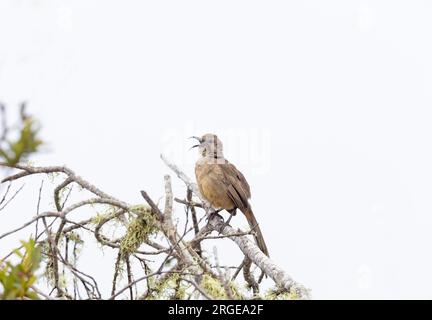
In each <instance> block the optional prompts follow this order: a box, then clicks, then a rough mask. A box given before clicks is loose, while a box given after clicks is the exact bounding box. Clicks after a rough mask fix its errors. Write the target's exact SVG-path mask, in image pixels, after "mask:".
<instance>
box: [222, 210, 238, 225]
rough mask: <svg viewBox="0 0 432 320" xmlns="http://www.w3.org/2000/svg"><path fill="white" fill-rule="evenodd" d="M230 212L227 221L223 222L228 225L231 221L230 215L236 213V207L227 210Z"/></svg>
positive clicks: (232, 215)
mask: <svg viewBox="0 0 432 320" xmlns="http://www.w3.org/2000/svg"><path fill="white" fill-rule="evenodd" d="M227 211H228V212H229V213H230V217H229V218H228V220H227V222H225V225H226V226H227V225H229V223H230V222H231V219H232V217H234V216H235V215H236V214H237V209H236V208H234V209H232V210H227Z"/></svg>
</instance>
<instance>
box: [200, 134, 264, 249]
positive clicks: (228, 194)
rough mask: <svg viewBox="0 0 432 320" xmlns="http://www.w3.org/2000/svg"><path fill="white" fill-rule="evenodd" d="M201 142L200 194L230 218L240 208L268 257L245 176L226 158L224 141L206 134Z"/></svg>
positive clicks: (213, 135)
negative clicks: (251, 204)
mask: <svg viewBox="0 0 432 320" xmlns="http://www.w3.org/2000/svg"><path fill="white" fill-rule="evenodd" d="M192 138H195V139H197V140H198V141H199V144H198V145H195V146H193V147H192V148H195V147H199V152H200V154H201V158H200V159H199V160H198V161H197V163H196V165H195V175H196V179H197V183H198V188H199V190H200V192H201V195H202V196H203V197H204V198H205V199H206V200H207V201H208V202H209V203H210V204H211V206H212V207H213V208H215V209H219V210H223V209H225V210H227V211H228V212H229V213H230V214H231V216H230V218H229V219H228V221H227V223H229V221H230V220H231V218H232V216H233V215H235V214H236V210H237V209H240V211H241V212H243V214H244V215H245V217H246V219H247V221H248V223H249V226H250V228H251V229H252V230H253V231H254V232H255V240H256V243H257V245H258V247H259V248H260V249H261V251H262V252H263V253H264V254H265V255H267V256H269V252H268V250H267V246H266V244H265V241H264V237H263V235H262V232H261V229H260V227H259V225H258V222H257V220H256V218H255V215H254V213H253V211H252V208H251V206H250V204H249V199H250V197H251V192H250V187H249V184H248V183H247V181H246V179H245V177H244V175H243V174H242V173H241V172H240V171H239V170H238V169H237V168H236V167H235V166H234V165H233V164H231V163H230V162H228V160H226V159H225V158H224V155H223V146H222V142H221V141H220V140H219V138H218V137H217V136H216V135H215V134H205V135H204V136H202V137H201V138H198V137H192Z"/></svg>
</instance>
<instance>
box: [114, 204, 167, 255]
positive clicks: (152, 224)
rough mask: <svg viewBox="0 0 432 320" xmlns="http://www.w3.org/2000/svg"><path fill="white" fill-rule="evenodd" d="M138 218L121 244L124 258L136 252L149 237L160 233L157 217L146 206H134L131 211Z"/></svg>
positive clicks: (129, 226)
mask: <svg viewBox="0 0 432 320" xmlns="http://www.w3.org/2000/svg"><path fill="white" fill-rule="evenodd" d="M130 211H131V212H132V213H134V214H135V215H136V217H134V218H132V221H130V223H129V225H128V228H127V231H126V235H125V236H124V237H123V239H122V240H121V242H120V254H121V257H122V258H125V257H127V256H129V255H130V254H132V253H134V252H136V251H137V250H138V248H139V247H140V246H141V245H142V244H143V243H145V242H146V241H147V240H148V239H149V237H150V236H151V235H153V234H155V233H156V232H158V230H159V229H158V227H157V223H156V217H155V216H154V215H153V214H152V212H151V209H150V208H148V207H146V206H142V205H141V206H134V207H132V208H131V209H130Z"/></svg>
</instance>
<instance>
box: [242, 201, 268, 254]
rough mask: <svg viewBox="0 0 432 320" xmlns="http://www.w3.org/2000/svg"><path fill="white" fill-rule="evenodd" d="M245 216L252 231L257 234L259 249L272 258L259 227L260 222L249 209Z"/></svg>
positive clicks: (256, 239)
mask: <svg viewBox="0 0 432 320" xmlns="http://www.w3.org/2000/svg"><path fill="white" fill-rule="evenodd" d="M244 215H245V216H246V219H247V221H248V222H249V226H250V228H251V230H253V232H254V233H255V241H256V243H257V245H258V247H259V248H260V249H261V251H262V252H263V253H264V254H265V255H266V256H267V257H270V255H269V252H268V249H267V245H266V243H265V241H264V237H263V234H262V232H261V229H260V227H259V224H258V221H257V220H256V218H255V215H254V213H253V211H252V209H251V208H248V209H247V210H245V212H244Z"/></svg>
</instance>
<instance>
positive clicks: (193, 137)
mask: <svg viewBox="0 0 432 320" xmlns="http://www.w3.org/2000/svg"><path fill="white" fill-rule="evenodd" d="M189 139H196V140H198V141H199V144H196V145H194V146H192V147H191V148H190V149H189V150H192V149H193V148H196V147H199V146H200V145H201V143H202V139H201V138H199V137H195V136H192V137H189Z"/></svg>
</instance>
